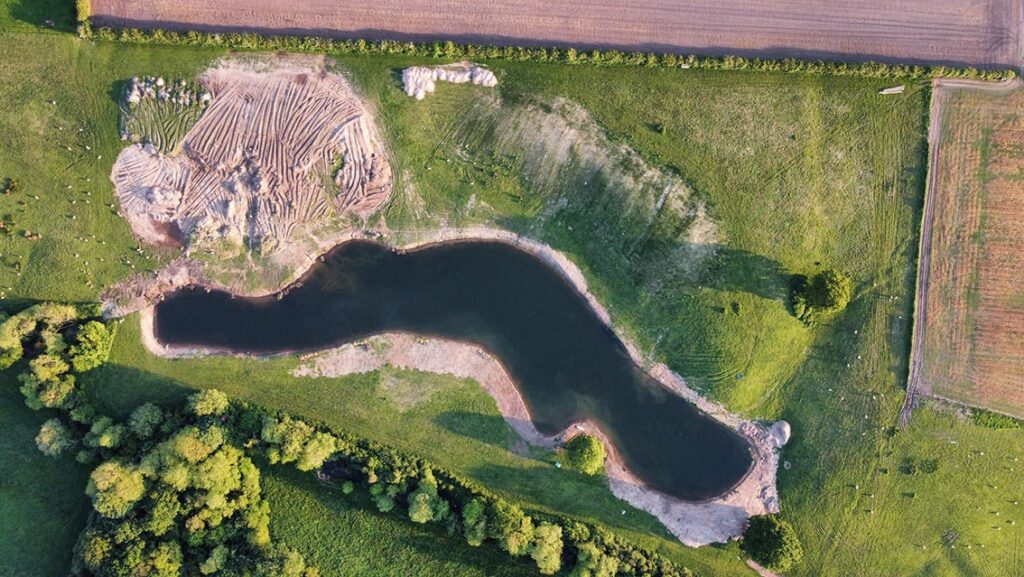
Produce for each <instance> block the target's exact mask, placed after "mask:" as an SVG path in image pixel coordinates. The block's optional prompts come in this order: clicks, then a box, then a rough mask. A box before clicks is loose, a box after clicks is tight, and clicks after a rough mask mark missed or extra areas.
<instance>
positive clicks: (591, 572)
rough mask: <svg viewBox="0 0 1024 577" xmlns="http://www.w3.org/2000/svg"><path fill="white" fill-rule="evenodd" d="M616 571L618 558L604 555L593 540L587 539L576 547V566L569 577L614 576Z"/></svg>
mask: <svg viewBox="0 0 1024 577" xmlns="http://www.w3.org/2000/svg"><path fill="white" fill-rule="evenodd" d="M618 571H619V560H618V559H616V558H614V557H609V556H608V555H605V554H604V552H603V551H601V549H600V548H599V547H598V546H597V545H596V544H594V542H593V541H587V542H586V543H582V544H580V545H579V546H578V547H577V548H576V566H575V567H573V569H572V572H571V573H569V577H615V574H616V573H618Z"/></svg>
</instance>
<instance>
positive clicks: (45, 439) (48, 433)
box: [36, 419, 77, 457]
mask: <svg viewBox="0 0 1024 577" xmlns="http://www.w3.org/2000/svg"><path fill="white" fill-rule="evenodd" d="M76 442H77V441H76V439H75V435H74V433H72V432H71V430H70V429H68V428H67V427H66V426H65V425H64V423H63V422H61V420H60V419H50V420H49V421H46V422H45V423H43V426H42V427H40V428H39V434H38V435H36V446H37V447H39V450H40V451H42V452H43V454H44V455H46V456H47V457H59V456H60V455H62V454H64V452H66V451H67V450H68V449H70V448H71V447H74V446H75V443H76Z"/></svg>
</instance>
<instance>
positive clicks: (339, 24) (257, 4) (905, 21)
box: [93, 0, 1022, 65]
mask: <svg viewBox="0 0 1024 577" xmlns="http://www.w3.org/2000/svg"><path fill="white" fill-rule="evenodd" d="M93 14H94V15H95V20H96V22H97V23H99V24H114V25H122V26H124V25H131V26H139V27H147V26H148V27H153V26H159V27H166V28H188V29H199V30H238V29H245V30H256V29H258V30H264V31H268V30H269V31H274V32H280V33H291V34H316V35H331V36H356V37H363V38H374V39H375V38H405V39H422V40H437V39H446V38H447V39H456V40H467V41H474V42H489V43H505V44H507V43H516V44H543V45H572V46H577V47H594V46H597V47H615V48H620V49H621V48H625V49H638V50H657V51H698V52H701V53H710V54H738V55H760V56H773V57H781V56H802V57H820V58H832V59H843V60H851V59H853V60H866V59H876V60H889V61H902V62H906V61H916V62H942V63H947V62H951V63H963V64H971V65H994V64H1004V65H1005V64H1016V63H1019V62H1020V59H1021V48H1022V47H1021V44H1020V36H1019V34H1020V29H1021V26H1020V22H1021V17H1022V15H1021V2H1020V0H907V1H904V2H890V1H886V0H851V1H848V2H821V1H819V0H795V1H786V0H769V1H759V0H726V1H724V2H706V1H704V0H653V1H652V0H624V1H613V0H568V1H564V2H546V1H544V0H516V1H512V0H500V1H496V2H475V1H471V0H383V1H381V0H355V1H353V2H336V1H334V0H294V1H291V2H283V1H281V0H221V1H219V2H211V1H210V0H150V1H147V2H139V1H137V0H93Z"/></svg>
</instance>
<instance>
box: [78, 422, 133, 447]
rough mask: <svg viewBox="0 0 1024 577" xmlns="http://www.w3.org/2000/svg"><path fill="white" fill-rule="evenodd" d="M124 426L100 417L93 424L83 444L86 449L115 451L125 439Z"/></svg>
mask: <svg viewBox="0 0 1024 577" xmlns="http://www.w3.org/2000/svg"><path fill="white" fill-rule="evenodd" d="M124 431H125V429H124V425H118V424H116V423H114V420H113V419H111V418H110V417H99V418H98V419H96V420H95V421H93V423H92V428H90V429H89V432H88V433H86V435H85V438H84V439H83V440H82V443H84V444H85V446H86V447H93V448H102V449H115V448H117V447H118V446H120V445H121V441H122V440H123V438H124Z"/></svg>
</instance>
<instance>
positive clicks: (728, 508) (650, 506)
mask: <svg viewBox="0 0 1024 577" xmlns="http://www.w3.org/2000/svg"><path fill="white" fill-rule="evenodd" d="M389 232H390V233H391V234H390V235H389V236H386V237H383V238H377V240H378V241H380V242H384V243H385V244H389V245H391V246H395V247H396V248H398V249H400V250H412V249H415V248H422V247H426V246H430V245H433V244H437V243H441V242H453V241H469V240H492V241H500V242H506V243H509V244H511V245H513V246H516V247H518V248H519V249H521V250H524V251H526V252H529V253H530V254H533V255H534V256H536V257H538V258H540V259H541V260H543V261H544V262H546V263H548V265H550V266H552V267H553V268H555V270H557V271H559V272H560V273H561V274H562V276H563V277H564V278H565V279H566V280H567V281H568V282H570V283H571V284H572V285H573V286H574V287H576V289H577V290H579V292H580V294H582V295H583V296H584V297H585V298H586V300H587V302H589V303H590V306H591V308H592V309H593V311H594V312H595V314H597V315H598V316H599V317H600V318H601V319H602V321H604V322H605V324H607V325H608V326H609V327H612V328H614V326H613V325H612V322H611V317H610V315H609V314H608V311H607V310H606V309H605V308H604V307H603V306H602V305H601V303H599V302H598V301H597V299H596V298H595V297H594V295H592V294H591V293H590V291H589V289H588V287H587V282H586V279H585V278H584V276H583V272H582V271H581V270H580V269H579V267H577V266H576V265H575V264H574V263H573V262H572V261H570V260H569V258H568V257H566V256H565V255H564V254H562V253H560V252H558V251H556V250H554V249H552V248H551V247H549V246H547V245H545V244H543V243H540V242H537V241H534V240H531V239H527V238H523V237H521V236H519V235H517V234H515V233H512V232H509V231H505V230H499V229H494V228H487V227H472V228H463V229H454V228H445V229H439V230H432V231H389ZM366 237H367V235H366V234H365V233H362V232H352V233H350V234H349V235H347V238H348V239H355V238H366ZM308 260H309V265H312V264H313V263H314V262H315V261H316V259H315V258H313V257H311V258H309V259H308ZM307 268H308V267H307ZM293 280H295V279H293ZM190 284H198V285H203V286H208V287H211V288H224V287H220V286H217V285H216V284H215V283H211V282H210V281H208V280H207V279H205V278H202V276H201V274H197V273H196V271H195V269H194V268H191V267H188V266H187V265H186V264H183V263H173V264H172V266H171V267H169V270H165V271H161V273H158V274H156V275H153V277H152V280H151V282H149V283H147V282H146V280H145V279H135V284H134V285H133V289H134V290H133V291H132V293H131V295H132V298H126V297H125V295H124V294H120V295H118V296H119V298H120V300H119V301H117V302H114V301H112V300H108V301H107V302H106V303H105V310H106V311H107V313H108V314H110V315H112V316H121V315H124V314H128V313H131V312H136V311H138V312H141V315H140V317H141V322H142V335H143V336H142V338H143V343H144V345H145V346H146V348H147V349H148V350H149V351H150V352H151V353H153V354H156V355H160V356H171V357H182V356H201V355H207V354H217V353H219V352H221V351H215V350H209V349H202V348H184V347H170V346H166V345H163V344H161V343H159V342H158V340H157V339H156V336H155V334H154V331H153V313H152V305H153V304H154V303H155V302H158V301H159V300H160V298H162V295H163V294H166V293H167V292H170V291H171V290H174V289H175V288H177V287H180V286H185V285H190ZM271 294H272V293H271ZM250 296H258V295H250ZM616 334H617V335H618V336H619V338H620V339H622V341H623V343H624V344H625V345H626V348H627V350H628V351H629V354H630V356H631V357H632V358H633V360H634V362H636V363H637V365H638V366H641V367H643V368H644V369H645V370H647V372H648V373H649V374H650V375H651V376H652V377H654V378H655V379H657V380H658V381H659V382H661V383H662V384H663V385H664V386H665V387H666V388H668V389H669V390H671V391H672V392H674V393H675V394H678V395H679V396H681V397H683V398H685V399H686V400H688V401H690V402H691V403H693V404H694V405H696V406H697V408H698V409H700V410H701V411H703V412H705V413H707V414H708V415H710V416H711V417H712V418H714V419H715V420H717V421H719V422H721V423H723V424H724V425H726V426H728V427H729V428H731V429H733V430H734V431H736V432H737V433H739V434H740V435H741V436H742V437H743V438H745V439H746V440H747V441H748V443H749V444H750V450H751V455H752V458H753V464H752V466H751V469H750V471H748V473H747V475H746V476H745V477H744V479H743V480H742V481H741V482H740V483H739V484H738V485H737V486H736V487H734V488H733V489H732V490H731V491H729V492H728V493H726V494H724V495H722V496H720V497H717V498H715V499H710V500H707V501H702V502H697V503H694V502H688V501H683V500H681V499H677V498H675V497H672V496H669V495H666V494H664V493H661V492H659V491H655V490H653V489H651V488H649V487H646V486H644V484H643V483H642V482H641V481H640V480H639V479H638V478H637V477H635V476H634V475H633V474H632V473H631V472H630V471H629V470H628V469H626V467H625V466H624V465H623V464H622V463H623V461H622V459H621V458H620V457H619V456H618V455H617V453H616V452H615V448H614V446H612V445H611V443H609V442H608V441H607V439H606V438H605V436H604V435H603V434H602V433H601V431H600V430H599V429H598V428H597V427H596V426H594V424H593V423H589V422H583V423H578V424H576V425H573V426H571V427H569V428H568V429H566V431H563V432H562V433H561V434H559V435H555V436H553V437H547V436H544V435H542V434H541V433H540V432H539V431H537V429H536V428H535V427H534V426H533V423H532V421H531V419H530V414H529V410H528V409H527V407H526V404H525V403H524V402H523V399H522V397H521V396H520V394H519V391H518V389H517V388H516V386H515V383H514V382H513V381H512V379H511V378H510V377H509V376H508V373H507V372H506V371H505V369H504V367H502V365H501V363H500V362H499V361H498V360H497V359H495V358H494V357H492V356H491V355H489V354H487V353H486V352H485V351H483V350H482V349H480V348H479V347H476V346H474V345H471V344H467V343H460V342H455V341H449V340H443V339H426V338H422V337H417V336H414V335H408V334H403V333H387V334H382V335H377V336H374V337H371V338H370V339H367V340H365V341H362V342H360V343H352V344H347V345H344V346H341V347H336V348H334V349H330V350H328V351H325V352H323V353H320V354H318V355H317V356H316V357H314V358H312V359H310V360H309V361H307V362H306V363H304V364H303V365H302V366H301V367H300V368H299V369H297V370H296V375H297V376H310V377H312V376H327V377H337V376H342V375H346V374H354V373H362V372H368V371H371V370H374V369H376V368H379V367H381V366H384V365H391V366H394V367H399V368H406V369H414V370H421V371H427V372H435V373H444V374H451V375H455V376H458V377H462V378H471V379H473V380H475V381H477V382H478V383H480V385H481V386H482V387H483V388H484V389H485V390H486V391H487V392H488V393H489V394H490V395H491V396H492V397H494V399H495V401H496V403H497V405H498V409H499V410H500V411H501V413H502V415H503V416H504V417H505V420H506V421H507V422H508V424H509V426H511V427H512V429H513V430H514V431H516V433H517V434H519V435H520V436H521V437H522V438H523V439H525V440H526V441H528V442H530V443H533V444H536V445H540V446H545V447H553V446H556V445H558V444H560V443H562V442H564V441H565V440H567V439H568V438H570V437H571V436H573V435H575V434H579V433H580V432H587V433H591V434H595V435H597V436H599V437H601V438H602V440H603V441H604V444H605V447H606V449H607V450H608V455H609V459H608V461H607V463H606V465H605V469H606V471H607V474H608V482H609V485H610V487H611V490H612V492H613V493H614V494H615V495H616V496H617V497H619V498H620V499H623V500H624V501H627V502H629V503H630V504H631V505H633V506H635V507H637V508H639V509H643V510H644V511H647V512H649V513H651V514H652V515H654V516H655V517H657V518H658V520H660V521H661V522H662V523H663V524H664V525H665V527H667V528H668V529H669V531H671V532H672V533H673V534H674V535H675V536H676V537H677V538H678V539H679V540H680V541H681V542H683V543H684V544H686V545H689V546H693V547H697V546H701V545H706V544H709V543H718V542H724V541H727V540H729V539H731V538H734V537H736V536H738V535H740V534H742V532H743V529H744V528H745V527H746V523H747V520H748V519H749V518H750V516H751V515H762V514H766V513H773V512H777V511H778V510H779V497H778V490H777V487H776V472H777V470H778V464H779V449H780V448H781V446H782V445H784V444H785V442H786V441H787V440H788V438H789V426H788V424H786V423H784V422H782V421H780V422H778V423H776V424H775V425H771V426H769V425H767V424H764V423H759V422H754V421H749V420H746V419H744V418H742V417H741V416H739V415H736V414H733V413H731V412H729V411H728V410H726V409H725V407H723V406H721V405H719V404H717V403H714V402H712V401H709V400H708V399H705V398H704V397H702V396H701V395H700V394H698V393H697V392H696V391H694V390H693V389H691V388H690V387H688V386H687V384H686V381H685V380H684V379H683V378H682V377H681V376H679V375H677V374H675V373H674V372H672V371H671V370H670V369H669V368H668V367H667V366H665V365H664V364H662V363H653V362H650V361H649V360H648V359H646V358H644V356H643V355H642V354H641V353H640V350H639V349H638V348H637V347H636V346H635V344H633V343H632V342H631V340H630V339H628V338H624V337H623V335H622V334H621V332H620V331H616Z"/></svg>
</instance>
